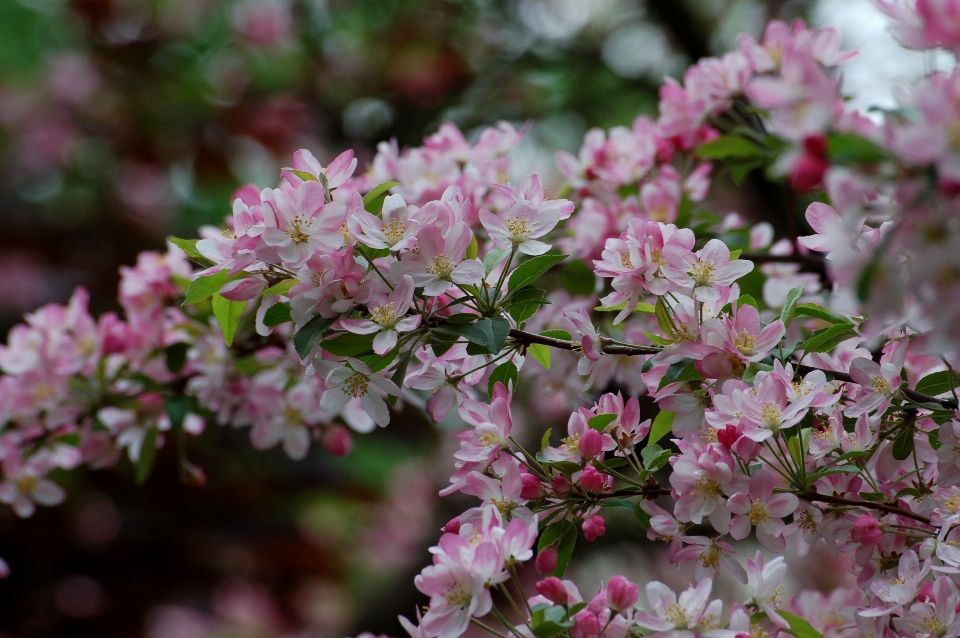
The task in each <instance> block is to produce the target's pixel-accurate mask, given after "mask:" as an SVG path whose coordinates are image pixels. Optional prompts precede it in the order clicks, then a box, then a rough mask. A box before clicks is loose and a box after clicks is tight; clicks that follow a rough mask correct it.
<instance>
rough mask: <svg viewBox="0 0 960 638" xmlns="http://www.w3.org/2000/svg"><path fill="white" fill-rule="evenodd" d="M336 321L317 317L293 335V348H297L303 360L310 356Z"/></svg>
mask: <svg viewBox="0 0 960 638" xmlns="http://www.w3.org/2000/svg"><path fill="white" fill-rule="evenodd" d="M334 321H336V319H327V318H325V317H321V316H320V315H317V316H315V317H313V318H312V319H310V321H308V322H307V323H305V324H303V327H302V328H300V329H299V330H297V333H296V334H295V335H293V347H294V348H296V350H297V354H298V355H300V359H301V360H303V359H306V358H307V355H309V354H310V351H311V350H312V349H313V344H315V343H316V342H317V341H318V340H319V339H320V337H322V336H323V333H325V332H326V331H327V330H329V329H330V326H332V325H333V322H334Z"/></svg>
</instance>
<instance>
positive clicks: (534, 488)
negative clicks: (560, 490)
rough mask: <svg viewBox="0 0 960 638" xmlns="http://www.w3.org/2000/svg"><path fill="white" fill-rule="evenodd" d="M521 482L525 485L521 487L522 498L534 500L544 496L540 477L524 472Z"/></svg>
mask: <svg viewBox="0 0 960 638" xmlns="http://www.w3.org/2000/svg"><path fill="white" fill-rule="evenodd" d="M520 482H521V483H522V485H523V487H521V488H520V498H524V499H527V500H528V501H532V500H534V499H538V498H540V497H541V496H543V485H541V483H540V479H538V478H537V477H536V476H534V475H533V474H522V475H521V476H520Z"/></svg>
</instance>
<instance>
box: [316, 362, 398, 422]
mask: <svg viewBox="0 0 960 638" xmlns="http://www.w3.org/2000/svg"><path fill="white" fill-rule="evenodd" d="M313 365H314V368H316V369H317V372H318V373H321V374H323V373H324V372H325V373H326V374H325V376H324V380H325V381H326V384H327V389H326V390H325V391H324V393H323V396H322V397H321V398H320V409H322V410H324V411H325V412H330V413H335V412H338V411H339V410H340V409H341V408H343V407H344V406H345V405H347V403H349V402H350V401H351V400H352V399H360V402H361V403H362V404H363V408H364V410H366V412H367V414H369V415H370V416H371V417H372V418H373V420H374V421H375V422H376V424H377V425H379V426H381V427H383V426H385V425H387V423H389V422H390V412H389V410H388V409H387V403H386V401H384V400H383V397H384V395H387V394H392V395H394V396H397V395H399V394H400V388H398V387H397V386H396V384H395V383H394V382H393V381H391V380H390V379H385V378H383V377H382V376H380V375H379V374H374V373H372V372H371V371H370V368H368V367H367V366H366V365H364V364H363V363H361V362H360V361H357V360H355V359H351V360H349V361H348V362H347V364H337V363H331V362H329V361H315V362H314V364H313Z"/></svg>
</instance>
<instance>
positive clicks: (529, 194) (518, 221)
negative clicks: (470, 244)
mask: <svg viewBox="0 0 960 638" xmlns="http://www.w3.org/2000/svg"><path fill="white" fill-rule="evenodd" d="M495 186H496V187H497V189H498V190H499V191H500V192H501V193H503V194H504V195H506V196H507V197H509V198H510V199H511V200H512V201H513V203H512V204H511V205H510V206H509V207H507V208H506V209H505V210H504V212H503V213H502V214H501V215H494V214H493V213H491V212H490V211H489V210H481V211H480V223H481V224H483V227H484V228H485V229H486V231H487V232H488V233H489V234H490V238H491V239H492V240H493V243H494V245H495V246H496V247H497V248H504V249H510V248H515V249H516V250H517V251H519V252H521V253H523V254H525V255H542V254H543V253H545V252H547V251H548V250H550V244H546V243H544V242H542V241H538V239H539V238H540V237H543V236H544V235H546V234H547V233H549V232H550V231H551V230H553V229H554V228H555V227H556V225H557V224H558V223H560V221H562V220H564V219H567V218H568V217H570V215H571V214H572V213H573V202H570V201H567V200H565V199H557V200H547V199H546V198H545V197H544V194H543V184H541V183H540V178H539V177H537V176H536V175H530V176H527V177H525V178H524V179H523V181H522V182H521V183H520V189H519V190H514V189H513V188H510V187H508V186H501V185H495Z"/></svg>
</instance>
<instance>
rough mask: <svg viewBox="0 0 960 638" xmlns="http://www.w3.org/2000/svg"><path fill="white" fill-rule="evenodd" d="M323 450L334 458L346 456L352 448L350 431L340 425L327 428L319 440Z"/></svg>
mask: <svg viewBox="0 0 960 638" xmlns="http://www.w3.org/2000/svg"><path fill="white" fill-rule="evenodd" d="M321 442H322V443H323V447H324V449H325V450H326V451H327V452H329V453H330V454H332V455H334V456H346V455H348V454H350V449H351V448H352V447H353V437H352V436H350V430H348V429H347V428H345V427H343V426H342V425H332V426H330V427H329V428H327V429H326V430H325V431H324V433H323V437H322V438H321Z"/></svg>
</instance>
